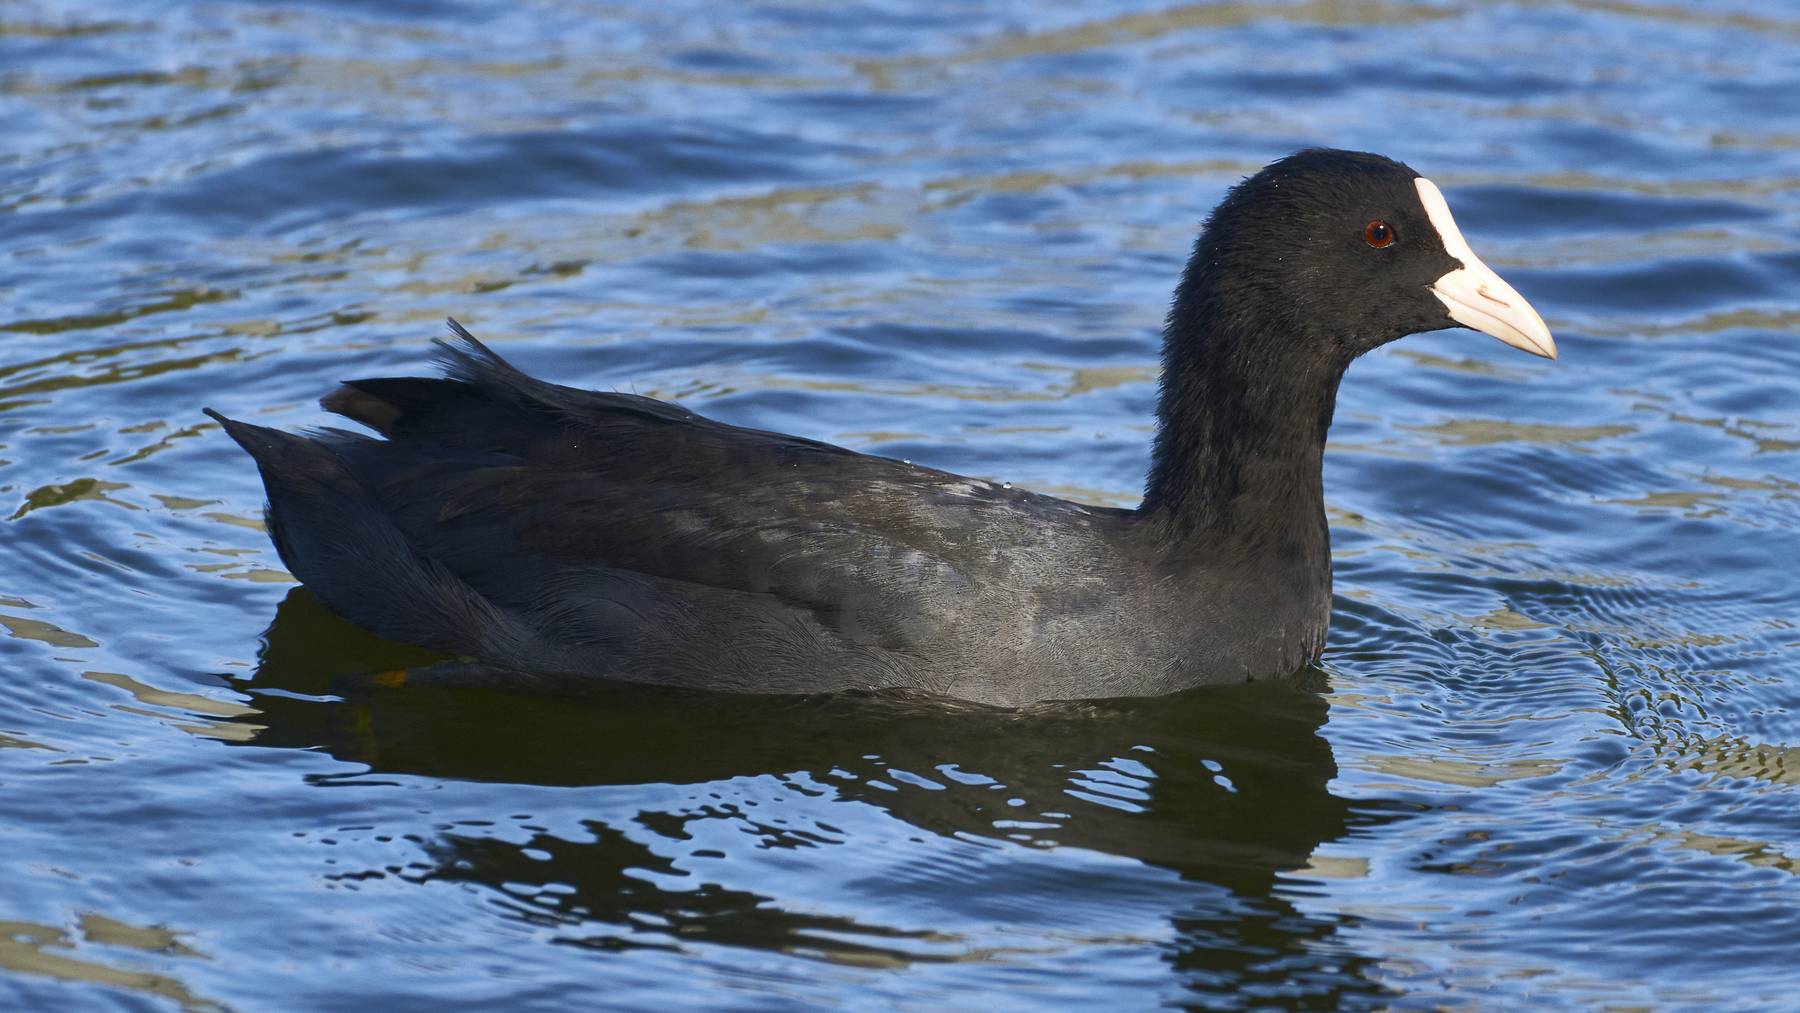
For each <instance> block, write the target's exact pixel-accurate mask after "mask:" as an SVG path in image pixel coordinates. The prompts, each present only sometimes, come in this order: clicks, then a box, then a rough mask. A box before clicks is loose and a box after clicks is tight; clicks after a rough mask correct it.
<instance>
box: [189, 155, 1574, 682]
mask: <svg viewBox="0 0 1800 1013" xmlns="http://www.w3.org/2000/svg"><path fill="white" fill-rule="evenodd" d="M1455 325H1461V326H1465V327H1470V328H1473V329H1475V330H1479V331H1485V332H1486V333H1488V334H1491V335H1493V336H1495V337H1497V338H1499V339H1500V340H1501V341H1504V342H1506V343H1507V344H1509V345H1512V346H1514V347H1517V348H1520V349H1523V350H1525V351H1527V352H1531V353H1533V354H1536V355H1542V356H1546V357H1550V358H1554V357H1555V356H1556V347H1555V345H1554V343H1553V342H1552V341H1551V337H1550V332H1549V329H1548V328H1547V327H1545V325H1544V322H1543V320H1542V319H1541V318H1540V317H1539V316H1538V314H1537V313H1536V312H1535V311H1533V310H1532V308H1531V306H1530V305H1529V304H1527V303H1526V302H1525V300H1524V299H1522V298H1520V297H1519V294H1518V293H1517V292H1515V291H1513V289H1512V287H1511V286H1509V285H1508V284H1507V283H1506V282H1504V281H1502V280H1501V279H1500V277H1499V276H1498V275H1496V274H1495V273H1494V272H1493V271H1492V270H1490V269H1489V268H1488V267H1487V266H1486V265H1485V264H1483V263H1482V262H1481V261H1480V260H1479V259H1478V258H1477V257H1476V256H1475V254H1474V253H1473V251H1471V250H1470V249H1469V246H1468V244H1467V243H1466V242H1464V241H1463V237H1462V234H1461V232H1460V231H1459V230H1458V229H1457V227H1456V223H1455V221H1454V220H1453V219H1452V218H1451V216H1450V210H1449V208H1448V207H1447V206H1446V204H1445V203H1444V198H1443V195H1442V194H1441V193H1440V192H1439V191H1438V188H1437V187H1436V186H1434V185H1432V183H1431V182H1430V181H1429V180H1426V179H1424V178H1423V177H1421V176H1419V174H1418V173H1416V172H1414V171H1413V170H1412V169H1410V168H1408V167H1407V166H1405V165H1403V164H1401V163H1399V162H1395V161H1392V160H1390V159H1387V158H1383V157H1381V156H1378V155H1372V154H1366V153H1359V152H1348V151H1335V150H1323V149H1313V150H1307V151H1301V152H1298V153H1296V154H1294V155H1291V156H1289V157H1287V158H1284V159H1281V160H1280V161H1278V162H1275V163H1274V164H1272V165H1270V166H1269V167H1267V168H1266V169H1264V170H1262V171H1261V172H1259V173H1257V174H1256V175H1254V176H1251V177H1250V178H1248V179H1246V180H1244V181H1243V182H1241V183H1239V184H1238V185H1237V186H1236V187H1234V188H1233V189H1232V190H1231V191H1230V192H1229V193H1228V194H1227V195H1226V197H1225V199H1224V200H1223V201H1222V202H1221V203H1220V204H1219V206H1218V208H1217V209H1215V210H1214V211H1213V213H1212V215H1211V217H1210V218H1209V219H1208V220H1207V222H1206V224H1205V226H1204V227H1203V229H1202V231H1201V233H1200V236H1199V238H1198V239H1197V240H1196V241H1195V243H1194V248H1193V253H1192V256H1191V257H1190V258H1189V260H1188V263H1187V267H1186V269H1185V271H1184V272H1183V274H1182V277H1181V281H1180V284H1179V285H1178V287H1177V288H1176V290H1175V298H1174V302H1173V305H1172V306H1171V308H1170V310H1169V315H1168V319H1167V323H1166V325H1165V327H1164V331H1163V352H1162V368H1163V372H1162V388H1161V395H1160V400H1159V403H1158V405H1157V431H1156V438H1155V444H1154V452H1153V457H1152V463H1151V467H1150V474H1149V478H1148V481H1147V483H1146V486H1145V493H1144V499H1143V503H1142V505H1141V506H1139V507H1138V508H1137V509H1135V510H1118V509H1106V508H1101V507H1092V506H1085V505H1082V504H1079V503H1071V502H1069V501H1067V500H1062V499H1057V498H1055V497H1053V496H1045V495H1041V494H1038V493H1033V492H1028V491H1026V490H1023V489H1013V488H1010V487H1008V486H1005V485H1001V484H996V483H993V482H988V481H984V480H981V479H974V478H967V477H964V476H961V475H953V474H949V473H947V472H942V471H936V470H933V469H931V468H924V467H919V466H916V465H912V464H908V463H906V462H903V461H896V460H891V459H887V458H881V457H872V456H868V455H865V454H858V453H855V452H852V451H849V450H845V449H842V448H840V447H834V446H831V445H828V444H825V443H819V442H816V441H813V440H807V439H801V438H799V437H795V436H787V435H783V434H780V433H772V432H765V431H761V430H755V429H744V428H740V427H737V426H730V425H725V424H723V423H720V422H715V421H713V420H711V419H707V418H704V417H702V416H700V415H696V414H694V413H693V412H691V411H688V410H687V409H685V408H682V407H679V406H677V405H674V404H669V403H666V402H662V401H657V400H653V399H651V398H645V397H638V396H635V395H631V394H618V393H601V392H595V391H586V390H578V389H575V388H571V387H563V386H558V385H556V384H552V383H546V382H544V381H542V380H538V379H535V378H533V377H530V376H527V375H525V374H524V373H521V372H520V371H518V370H517V369H514V368H513V367H512V366H510V365H509V364H507V363H506V362H505V361H504V360H503V359H501V358H500V357H499V356H498V355H496V354H494V353H493V352H492V351H490V350H489V349H488V348H486V347H485V346H483V345H482V344H481V343H480V342H479V341H477V340H475V338H473V337H472V336H470V335H469V333H468V332H467V331H465V330H463V328H462V327H461V326H459V325H457V324H456V323H455V321H451V324H450V326H451V329H452V330H453V331H454V332H455V334H456V338H457V340H456V341H455V342H453V343H447V344H443V346H442V350H441V352H440V353H439V354H440V357H441V359H442V360H443V363H444V365H445V367H446V369H445V374H446V375H445V376H443V377H442V378H420V377H403V378H387V379H372V380H356V381H352V382H349V383H346V384H344V385H343V386H342V387H340V388H339V389H338V390H337V391H335V392H333V393H331V394H329V395H327V396H326V397H325V398H324V400H323V402H322V404H323V405H324V407H325V408H327V409H329V410H330V411H333V412H336V413H338V414H340V415H343V416H346V417H348V418H350V419H354V420H355V421H357V422H360V423H362V424H363V425H365V426H367V427H369V428H370V429H372V430H374V431H375V432H377V433H379V434H380V435H381V437H384V438H382V439H377V438H375V437H370V436H364V435H359V434H353V433H349V432H344V431H339V430H325V431H320V432H315V433H311V434H308V435H295V434H291V433H285V432H281V431H278V430H273V429H268V428H265V427H262V426H255V425H251V424H249V423H245V422H238V421H233V420H231V419H227V418H225V417H223V416H221V415H218V414H217V413H214V412H212V411H211V410H210V409H208V414H210V415H212V417H213V418H214V419H217V420H218V422H219V423H220V424H221V425H222V426H224V427H225V430H226V432H228V433H229V434H230V435H231V437H232V438H233V439H235V440H236V441H237V442H238V443H239V444H240V445H242V446H243V448H244V449H245V450H247V451H249V452H250V455H251V456H252V457H254V458H255V459H256V463H257V466H258V467H259V468H260V469H261V472H262V478H263V482H264V484H265V486H266V487H267V489H268V497H269V505H268V521H269V531H270V533H271V535H272V536H273V538H274V541H275V546H276V548H277V550H278V551H279V552H280V554H281V558H282V559H283V560H284V561H285V562H286V564H287V566H288V568H289V569H290V570H292V571H293V573H294V575H295V576H297V577H298V578H299V579H300V580H301V581H303V582H304V583H305V584H306V585H308V586H309V587H310V588H311V589H312V591H313V593H314V594H316V595H317V596H318V597H319V598H320V599H321V600H322V601H324V602H325V603H326V605H328V606H329V607H330V608H331V609H333V610H334V611H336V612H337V613H339V614H340V615H342V616H344V617H345V618H347V619H349V620H351V621H352V622H354V623H357V624H358V625H361V626H363V627H365V628H367V629H369V630H371V631H374V632H375V633H378V634H380V635H382V636H385V637H388V638H391V639H394V640H399V641H404V642H408V643H412V644H418V645H422V646H426V647H431V648H436V649H439V650H443V651H446V652H451V653H454V654H458V655H463V656H465V657H468V658H472V659H474V660H475V661H476V662H478V663H480V664H481V665H482V666H485V667H487V668H489V669H497V670H501V671H516V672H519V673H521V678H522V679H523V678H526V676H525V675H524V673H549V674H555V675H558V676H570V675H574V676H591V677H601V678H608V679H615V680H628V681H639V682H648V683H658V684H665V685H674V686H683V687H697V688H706V689H713V690H726V691H737V692H754V693H813V692H824V691H835V690H848V689H887V688H893V689H906V690H915V691H923V692H926V693H933V694H942V695H945V696H949V697H956V698H961V699H965V700H972V701H978V702H983V703H990V704H999V705H1023V704H1027V703H1032V702H1035V701H1042V700H1054V699H1073V698H1094V697H1113V696H1137V695H1153V694H1162V693H1172V692H1175V691H1178V690H1182V689H1186V688H1189V687H1192V686H1197V685H1201V684H1206V683H1221V682H1241V681H1245V680H1250V679H1256V678H1260V677H1265V676H1275V675H1281V674H1284V673H1289V672H1292V671H1294V670H1296V669H1298V668H1301V667H1303V666H1304V665H1306V664H1307V663H1309V662H1311V661H1313V660H1315V659H1317V658H1318V656H1319V653H1320V651H1321V649H1322V648H1323V646H1324V643H1325V631H1326V627H1327V625H1328V624H1329V621H1330V616H1331V556H1330V546H1329V534H1328V532H1327V529H1326V524H1325V514H1324V497H1323V493H1322V490H1321V487H1320V463H1321V457H1322V454H1323V451H1324V446H1325V434H1326V430H1327V429H1328V428H1329V427H1330V424H1331V414H1332V407H1333V404H1334V402H1335V400H1336V397H1337V387H1338V381H1339V379H1340V378H1341V377H1342V376H1343V374H1344V370H1345V369H1346V368H1347V367H1348V366H1349V365H1350V362H1351V360H1353V359H1355V358H1356V357H1357V356H1358V355H1361V354H1362V353H1363V352H1366V351H1368V350H1369V349H1371V348H1374V347H1376V346H1378V345H1381V344H1384V343H1386V342H1389V341H1392V340H1394V339H1395V338H1399V337H1401V336H1403V335H1407V334H1412V333H1415V332H1418V331H1428V330H1433V329H1437V328H1443V327H1450V326H1455Z"/></svg>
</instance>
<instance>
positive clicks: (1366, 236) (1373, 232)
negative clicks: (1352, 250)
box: [1363, 218, 1399, 250]
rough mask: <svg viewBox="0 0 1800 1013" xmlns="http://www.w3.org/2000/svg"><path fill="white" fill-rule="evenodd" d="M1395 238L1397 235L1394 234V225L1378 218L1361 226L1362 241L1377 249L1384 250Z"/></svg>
mask: <svg viewBox="0 0 1800 1013" xmlns="http://www.w3.org/2000/svg"><path fill="white" fill-rule="evenodd" d="M1397 238H1399V237H1398V236H1395V235H1394V227H1393V226H1392V225H1389V224H1388V223H1387V222H1384V221H1382V220H1381V219H1379V218H1377V219H1375V220H1374V221H1372V222H1370V223H1369V224H1367V225H1365V226H1363V242H1365V243H1368V244H1369V245H1370V246H1373V247H1375V248H1376V249H1377V250H1385V249H1387V248H1388V247H1390V246H1392V245H1394V240H1395V239H1397Z"/></svg>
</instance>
